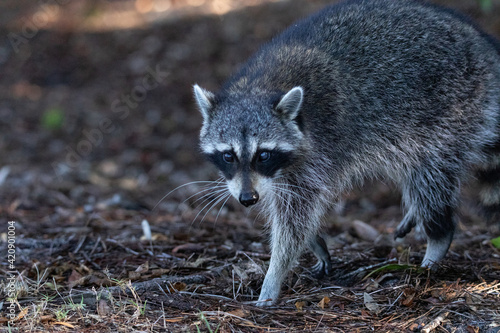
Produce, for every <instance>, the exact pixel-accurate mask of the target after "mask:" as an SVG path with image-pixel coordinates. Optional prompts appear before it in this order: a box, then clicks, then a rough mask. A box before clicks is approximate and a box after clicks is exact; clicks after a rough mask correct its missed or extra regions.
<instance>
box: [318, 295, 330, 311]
mask: <svg viewBox="0 0 500 333" xmlns="http://www.w3.org/2000/svg"><path fill="white" fill-rule="evenodd" d="M329 303H330V297H328V296H325V297H323V298H322V299H321V301H319V303H318V306H319V307H320V308H321V309H324V308H325V307H327V306H328V304H329Z"/></svg>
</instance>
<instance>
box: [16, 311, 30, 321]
mask: <svg viewBox="0 0 500 333" xmlns="http://www.w3.org/2000/svg"><path fill="white" fill-rule="evenodd" d="M27 313H28V308H24V309H22V310H21V312H19V313H18V315H17V317H16V318H15V319H14V321H18V320H20V319H23V318H24V316H26V314H27Z"/></svg>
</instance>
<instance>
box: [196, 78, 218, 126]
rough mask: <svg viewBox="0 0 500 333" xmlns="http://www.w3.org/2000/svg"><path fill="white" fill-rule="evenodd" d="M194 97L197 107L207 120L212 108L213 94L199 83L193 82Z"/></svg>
mask: <svg viewBox="0 0 500 333" xmlns="http://www.w3.org/2000/svg"><path fill="white" fill-rule="evenodd" d="M193 91H194V98H195V100H196V104H198V108H199V109H200V112H201V114H202V115H203V119H204V120H205V121H207V120H208V117H209V114H210V110H211V109H212V108H213V105H214V99H215V95H214V94H213V93H211V92H210V91H208V90H205V89H203V88H201V87H200V86H199V85H197V84H195V85H194V86H193Z"/></svg>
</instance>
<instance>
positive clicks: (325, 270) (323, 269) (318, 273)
mask: <svg viewBox="0 0 500 333" xmlns="http://www.w3.org/2000/svg"><path fill="white" fill-rule="evenodd" d="M331 271H332V264H331V262H330V261H329V260H318V262H317V263H316V265H314V266H313V267H311V274H312V276H314V277H315V278H316V279H321V278H322V277H324V276H327V275H329V274H330V272H331Z"/></svg>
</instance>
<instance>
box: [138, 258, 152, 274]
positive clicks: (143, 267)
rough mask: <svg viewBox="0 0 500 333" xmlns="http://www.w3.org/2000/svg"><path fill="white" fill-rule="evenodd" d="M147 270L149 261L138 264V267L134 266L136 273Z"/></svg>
mask: <svg viewBox="0 0 500 333" xmlns="http://www.w3.org/2000/svg"><path fill="white" fill-rule="evenodd" d="M148 270H149V261H146V262H145V263H144V264H142V265H139V267H137V268H136V270H135V271H136V272H137V273H145V272H147V271H148Z"/></svg>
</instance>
